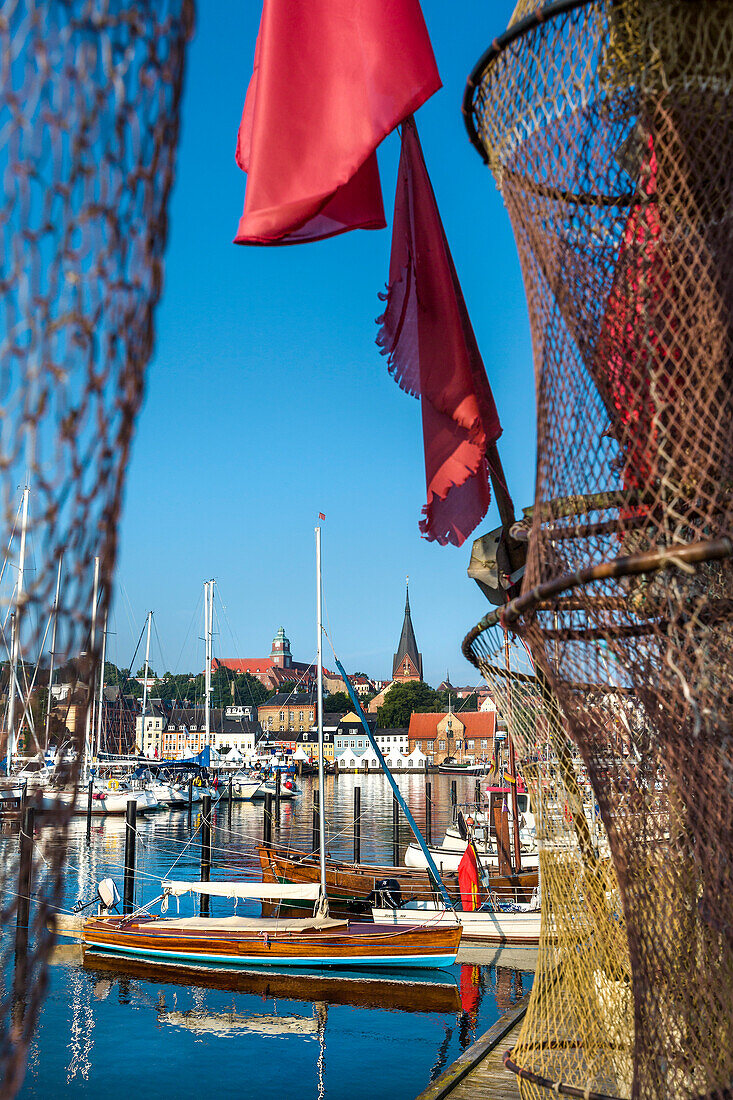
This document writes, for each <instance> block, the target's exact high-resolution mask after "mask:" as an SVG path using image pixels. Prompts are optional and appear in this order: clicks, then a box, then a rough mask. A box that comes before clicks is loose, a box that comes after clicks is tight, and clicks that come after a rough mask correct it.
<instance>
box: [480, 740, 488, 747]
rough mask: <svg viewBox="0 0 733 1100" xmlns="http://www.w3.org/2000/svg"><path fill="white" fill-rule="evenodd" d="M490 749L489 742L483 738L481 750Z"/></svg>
mask: <svg viewBox="0 0 733 1100" xmlns="http://www.w3.org/2000/svg"><path fill="white" fill-rule="evenodd" d="M488 747H489V743H488V741H486V740H485V739H484V738H482V739H481V748H482V749H488Z"/></svg>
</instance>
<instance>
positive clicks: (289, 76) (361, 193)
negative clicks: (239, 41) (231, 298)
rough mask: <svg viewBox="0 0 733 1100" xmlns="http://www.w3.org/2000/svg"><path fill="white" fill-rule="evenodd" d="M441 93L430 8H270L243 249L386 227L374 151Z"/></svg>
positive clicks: (248, 156)
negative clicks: (426, 11)
mask: <svg viewBox="0 0 733 1100" xmlns="http://www.w3.org/2000/svg"><path fill="white" fill-rule="evenodd" d="M439 87H440V77H439V75H438V69H437V66H436V64H435V57H434V55H433V50H432V46H431V45H430V39H429V37H428V32H427V29H426V27H425V21H424V19H423V15H422V11H421V10H420V4H419V0H359V2H358V3H354V0H265V3H264V7H263V10H262V19H261V21H260V30H259V35H258V38H257V46H256V50H255V64H254V72H253V74H252V79H251V81H250V84H249V88H248V90H247V98H246V101H245V104H244V112H243V115H242V122H241V125H240V128H239V135H238V139H237V158H236V159H237V164H238V165H239V167H240V168H242V169H243V171H245V172H247V173H248V179H247V192H246V196H245V201H244V213H243V215H242V218H241V221H240V223H239V229H238V231H237V235H236V237H235V241H236V243H237V244H292V243H295V242H298V241H314V240H319V239H321V238H323V237H331V236H333V235H334V234H336V233H343V232H345V231H346V230H348V229H381V228H383V227H384V225H385V224H386V222H385V219H384V208H383V205H382V191H381V187H380V183H379V172H378V169H377V159H376V155H375V150H376V148H377V146H378V145H379V143H380V142H381V141H382V139H383V138H385V137H386V136H387V134H389V133H390V132H391V131H392V130H394V128H395V126H397V125H398V124H399V123H400V122H401V121H402V119H403V118H405V116H406V115H409V114H411V113H412V112H413V111H416V110H417V109H418V107H419V106H420V105H421V104H422V103H424V102H425V100H426V99H428V98H429V96H431V95H432V94H433V92H435V91H437V90H438V88H439Z"/></svg>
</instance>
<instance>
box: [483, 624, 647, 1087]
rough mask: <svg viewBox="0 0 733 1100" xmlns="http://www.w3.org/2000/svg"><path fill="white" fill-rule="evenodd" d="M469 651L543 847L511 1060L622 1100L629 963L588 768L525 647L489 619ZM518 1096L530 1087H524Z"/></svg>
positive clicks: (626, 1077)
mask: <svg viewBox="0 0 733 1100" xmlns="http://www.w3.org/2000/svg"><path fill="white" fill-rule="evenodd" d="M490 618H491V619H493V620H496V619H497V618H498V613H495V614H493V615H492V616H490ZM466 652H467V655H468V656H469V657H470V659H471V660H472V661H473V663H474V664H475V665H476V667H477V668H478V669H480V671H481V673H482V675H483V677H484V679H485V680H486V683H487V684H488V686H489V688H490V690H491V694H492V697H493V699H494V701H495V703H496V707H497V711H498V713H499V715H500V716H501V717H502V718H503V719H504V720H505V722H506V725H507V729H508V733H509V736H510V737H511V739H512V741H513V743H514V747H515V751H516V754H517V764H518V769H519V772H520V774H521V775H522V776H523V777H524V779H525V781H526V783H527V789H528V791H529V795H530V806H531V809H532V812H533V815H534V821H535V829H536V838H537V847H538V851H539V861H540V881H541V890H542V932H541V939H540V948H539V955H538V959H537V971H536V977H535V982H534V987H533V997H532V999H531V1001H530V1004H529V1007H528V1010H527V1015H526V1017H525V1020H524V1023H523V1027H522V1032H521V1035H520V1038H519V1042H518V1044H517V1046H516V1047H515V1050H514V1055H513V1057H514V1058H515V1060H516V1061H517V1062H518V1064H521V1065H522V1066H523V1067H526V1066H530V1067H531V1068H532V1069H533V1070H534V1072H536V1073H539V1074H541V1075H542V1076H544V1077H546V1078H547V1079H548V1080H551V1081H563V1082H566V1083H570V1084H573V1083H577V1082H579V1081H582V1082H583V1087H584V1088H585V1087H590V1088H591V1089H592V1090H593V1091H595V1092H599V1093H604V1094H610V1095H615V1096H628V1094H629V1090H630V1087H631V1065H632V1051H633V1036H634V1027H633V1012H632V1011H631V984H630V978H631V963H630V959H629V951H628V946H627V941H626V928H625V923H624V918H623V910H622V906H621V898H620V893H619V888H618V880H617V878H616V872H615V869H614V865H613V862H612V860H611V854H610V848H609V843H608V837H607V835H606V830H605V828H604V826H603V822H602V821H601V818H600V814H599V809H598V804H597V802H596V799H595V795H594V793H593V790H592V787H591V783H590V779H589V776H588V772H587V769H586V767H585V765H584V763H583V760H582V758H581V756H580V753H579V751H578V749H577V747H576V746H575V745H574V744H573V742H572V741H571V740H570V737H569V735H568V730H567V723H566V721H565V718H564V716H563V714H562V712H561V709H560V707H559V705H558V701H557V698H556V696H555V695H554V693H553V691H552V689H551V688H550V686H549V684H548V682H547V679H546V678H545V677H544V676H543V675H542V673H541V672H537V671H536V670H535V668H534V665H533V663H532V661H531V660H529V659H528V657H527V654H526V652H525V650H524V647H523V645H522V644H520V643H519V642H517V640H516V639H514V640H513V641H512V642H509V641H508V636H507V635H505V632H504V631H503V630H502V628H501V626H500V625H498V624H496V625H493V626H484V627H483V628H482V629H480V630H477V631H475V632H474V635H473V637H472V638H471V643H470V647H469V648H468V649H467V650H466ZM549 1020H551V1021H552V1030H551V1032H548V1027H547V1023H548V1021H549ZM522 1089H523V1090H530V1091H531V1092H532V1094H533V1095H534V1094H535V1092H536V1089H535V1088H533V1087H532V1086H530V1085H528V1084H527V1083H526V1082H525V1081H523V1082H522Z"/></svg>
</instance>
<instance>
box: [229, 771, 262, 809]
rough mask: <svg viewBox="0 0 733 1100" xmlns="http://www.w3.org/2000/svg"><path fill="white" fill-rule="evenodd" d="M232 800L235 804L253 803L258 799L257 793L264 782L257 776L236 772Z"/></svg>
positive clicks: (233, 778) (232, 781)
mask: <svg viewBox="0 0 733 1100" xmlns="http://www.w3.org/2000/svg"><path fill="white" fill-rule="evenodd" d="M231 784H232V799H233V800H234V801H235V802H251V801H252V799H253V798H256V797H257V792H258V791H259V789H260V787H261V786H262V780H261V779H260V778H259V777H258V776H256V775H249V774H248V773H247V772H236V773H235V774H234V775H233V776H232V779H231Z"/></svg>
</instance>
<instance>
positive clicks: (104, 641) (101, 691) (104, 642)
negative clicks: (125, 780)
mask: <svg viewBox="0 0 733 1100" xmlns="http://www.w3.org/2000/svg"><path fill="white" fill-rule="evenodd" d="M106 659H107V609H106V608H105V612H104V628H103V630H102V664H101V668H100V672H99V706H98V708H97V747H96V755H97V756H99V753H100V750H101V748H102V712H103V710H104V662H105V660H106Z"/></svg>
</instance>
